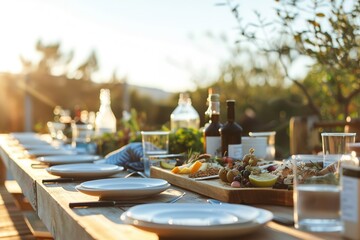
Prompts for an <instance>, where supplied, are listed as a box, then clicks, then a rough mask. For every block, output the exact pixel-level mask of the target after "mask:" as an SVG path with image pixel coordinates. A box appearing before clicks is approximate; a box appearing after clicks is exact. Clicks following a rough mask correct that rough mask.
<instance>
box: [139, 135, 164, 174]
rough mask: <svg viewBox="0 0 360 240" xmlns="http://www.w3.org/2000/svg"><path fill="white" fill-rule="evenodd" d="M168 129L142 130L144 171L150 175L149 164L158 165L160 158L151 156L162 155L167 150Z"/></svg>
mask: <svg viewBox="0 0 360 240" xmlns="http://www.w3.org/2000/svg"><path fill="white" fill-rule="evenodd" d="M169 134H170V132H168V131H142V132H141V135H142V146H143V154H144V157H143V159H142V160H143V163H144V173H145V175H146V176H148V177H149V176H150V168H151V166H159V165H160V159H156V158H151V156H154V155H164V154H167V153H168V152H169Z"/></svg>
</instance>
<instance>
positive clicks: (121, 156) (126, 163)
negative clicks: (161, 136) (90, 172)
mask: <svg viewBox="0 0 360 240" xmlns="http://www.w3.org/2000/svg"><path fill="white" fill-rule="evenodd" d="M142 157H143V147H142V143H141V142H133V143H129V144H127V145H125V146H123V147H121V148H120V149H118V150H115V151H113V152H111V153H109V154H107V155H106V156H105V162H106V163H109V164H115V165H119V166H123V167H125V168H129V169H132V170H135V171H144V165H143V163H142V162H141V161H140V159H141V158H142Z"/></svg>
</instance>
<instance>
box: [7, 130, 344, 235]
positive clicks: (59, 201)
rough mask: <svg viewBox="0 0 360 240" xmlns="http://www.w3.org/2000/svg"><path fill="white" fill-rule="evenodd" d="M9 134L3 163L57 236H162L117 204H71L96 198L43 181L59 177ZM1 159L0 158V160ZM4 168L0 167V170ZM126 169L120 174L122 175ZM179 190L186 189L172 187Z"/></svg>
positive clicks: (286, 210) (275, 229)
mask: <svg viewBox="0 0 360 240" xmlns="http://www.w3.org/2000/svg"><path fill="white" fill-rule="evenodd" d="M9 139H10V136H9V135H0V154H1V159H2V162H3V164H0V168H1V167H6V168H7V170H9V171H11V173H12V175H13V177H14V179H15V180H16V181H17V182H18V184H19V185H20V187H21V189H22V191H23V193H24V195H25V196H26V197H27V198H28V200H29V201H30V203H31V205H32V207H33V208H34V210H35V211H36V212H37V214H38V216H39V217H40V219H41V220H42V221H43V222H44V224H45V225H46V227H47V228H48V230H49V231H50V232H51V234H52V235H53V236H54V238H55V239H59V240H61V239H67V240H71V239H75V240H78V239H81V240H85V239H106V240H111V239H147V240H151V239H159V237H158V236H157V235H156V234H154V233H151V232H146V231H143V230H140V229H138V228H136V227H134V226H131V225H127V224H124V223H122V221H121V219H120V216H121V214H122V213H123V212H124V211H126V209H124V208H118V207H102V208H81V209H71V208H69V206H68V205H69V203H70V202H77V201H96V200H97V197H93V196H88V195H85V194H83V193H81V192H78V191H77V190H76V189H75V186H76V185H77V184H79V182H71V183H53V184H43V183H42V180H43V179H49V178H56V177H55V176H52V175H50V174H49V173H47V171H46V170H45V168H44V167H40V168H39V167H37V168H34V167H32V164H36V163H38V162H37V161H36V160H34V159H30V158H21V157H19V150H15V151H14V148H13V146H10V145H9ZM0 162H1V161H0ZM2 171H4V170H3V169H0V173H1V172H2ZM124 174H126V173H122V174H119V177H121V176H123V175H124ZM172 188H174V189H177V190H181V191H185V190H183V189H180V188H177V187H172ZM186 193H187V194H186V195H185V196H184V197H183V198H182V199H180V200H179V201H178V202H201V203H205V202H206V199H207V198H206V197H205V196H202V195H199V194H197V193H194V192H191V191H186ZM256 207H261V208H265V209H268V210H270V211H272V212H273V213H274V214H278V215H281V216H283V217H287V218H290V219H291V218H292V212H293V209H292V208H291V207H282V206H264V205H261V206H256ZM340 238H341V235H340V233H318V234H313V233H307V232H302V231H299V230H296V229H294V228H292V227H286V226H282V225H279V224H277V223H274V222H269V223H268V224H267V225H266V226H265V227H264V228H263V229H261V230H260V231H257V232H255V233H252V234H249V235H247V236H246V239H249V240H252V239H276V240H279V239H286V240H287V239H340Z"/></svg>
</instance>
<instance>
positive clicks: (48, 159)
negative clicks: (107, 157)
mask: <svg viewBox="0 0 360 240" xmlns="http://www.w3.org/2000/svg"><path fill="white" fill-rule="evenodd" d="M99 159H101V158H100V156H96V155H57V156H44V157H38V158H37V160H38V161H40V162H43V163H47V164H50V165H57V164H74V163H91V162H94V161H95V160H99Z"/></svg>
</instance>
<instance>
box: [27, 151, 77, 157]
mask: <svg viewBox="0 0 360 240" xmlns="http://www.w3.org/2000/svg"><path fill="white" fill-rule="evenodd" d="M25 153H26V154H27V155H29V156H34V157H40V156H54V155H75V154H76V151H71V150H64V149H33V150H31V149H29V150H26V151H25Z"/></svg>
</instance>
